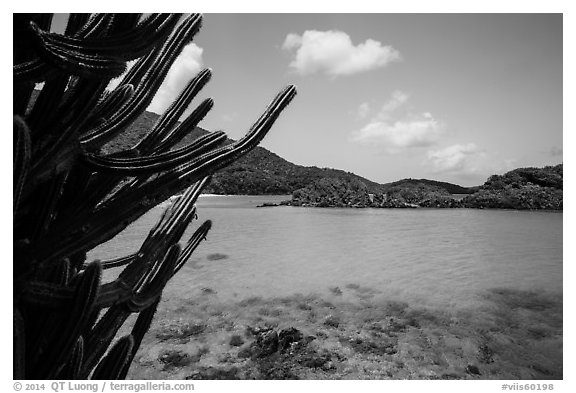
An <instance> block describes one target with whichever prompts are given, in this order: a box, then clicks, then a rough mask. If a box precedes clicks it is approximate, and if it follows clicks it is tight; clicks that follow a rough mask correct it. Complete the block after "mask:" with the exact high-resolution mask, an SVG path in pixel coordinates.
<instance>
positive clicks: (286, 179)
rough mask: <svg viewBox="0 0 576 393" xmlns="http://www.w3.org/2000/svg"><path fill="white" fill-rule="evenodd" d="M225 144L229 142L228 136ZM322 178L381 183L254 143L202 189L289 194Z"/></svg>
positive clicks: (113, 145)
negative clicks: (298, 162)
mask: <svg viewBox="0 0 576 393" xmlns="http://www.w3.org/2000/svg"><path fill="white" fill-rule="evenodd" d="M158 117H159V116H158V115H157V114H155V113H151V112H145V113H144V114H142V116H140V117H139V118H138V119H137V120H136V121H135V122H134V123H133V124H132V125H131V126H130V128H129V129H128V130H127V132H124V133H122V134H121V135H120V136H119V137H117V138H116V139H115V140H113V141H111V142H109V143H108V144H107V145H106V146H105V147H104V153H112V152H115V151H118V150H121V149H124V148H127V147H129V146H133V145H134V144H135V143H136V142H137V141H138V140H140V138H142V137H143V136H144V135H146V133H147V132H148V131H149V130H150V129H151V128H152V127H153V126H154V124H155V122H156V120H157V119H158ZM207 132H208V131H206V130H204V129H202V128H200V127H196V129H195V130H194V131H193V132H191V133H190V134H188V135H187V136H186V138H184V139H183V140H182V141H181V142H180V144H179V145H178V146H181V145H186V144H189V143H190V142H192V141H193V140H194V139H196V138H198V137H199V136H201V135H204V134H206V133H207ZM226 143H232V140H231V139H229V140H228V141H227V142H226ZM322 178H333V179H340V180H342V181H352V180H357V181H360V182H362V183H364V184H366V186H367V187H368V188H369V189H370V191H371V192H381V191H382V190H383V188H382V185H380V184H378V183H376V182H373V181H370V180H368V179H366V178H363V177H361V176H358V175H355V174H354V173H351V172H346V171H342V170H338V169H330V168H318V167H315V166H308V167H307V166H301V165H296V164H293V163H291V162H289V161H287V160H285V159H283V158H282V157H280V156H278V155H277V154H275V153H272V152H271V151H269V150H266V149H265V148H263V147H260V146H257V147H256V148H255V149H254V150H252V151H251V152H250V153H248V154H246V155H245V156H244V157H242V158H241V159H239V160H237V161H236V162H234V163H233V164H232V165H230V166H229V167H227V168H224V169H223V170H221V171H219V172H218V173H216V174H215V175H214V176H213V178H212V182H211V183H210V184H209V185H208V186H207V187H206V188H205V189H204V192H206V193H212V194H228V195H274V194H276V195H281V194H291V193H292V192H293V191H294V190H297V189H299V188H302V187H305V186H307V185H308V184H311V183H313V182H315V181H317V180H320V179H322Z"/></svg>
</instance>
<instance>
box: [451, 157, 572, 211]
mask: <svg viewBox="0 0 576 393" xmlns="http://www.w3.org/2000/svg"><path fill="white" fill-rule="evenodd" d="M562 179H563V165H562V164H559V165H556V166H546V167H544V168H519V169H515V170H513V171H510V172H507V173H505V174H504V175H493V176H490V178H489V179H488V180H487V181H486V183H484V185H482V186H480V187H479V189H478V191H476V192H475V193H474V194H472V195H468V196H467V197H466V198H464V199H463V200H462V204H463V205H464V206H465V207H475V208H500V209H549V210H562V199H563V198H562V194H563V191H562V189H563V186H562V183H563V180H562Z"/></svg>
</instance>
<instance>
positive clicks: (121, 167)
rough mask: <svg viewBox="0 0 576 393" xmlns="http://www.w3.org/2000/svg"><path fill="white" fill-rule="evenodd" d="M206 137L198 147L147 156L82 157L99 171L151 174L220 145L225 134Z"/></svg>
mask: <svg viewBox="0 0 576 393" xmlns="http://www.w3.org/2000/svg"><path fill="white" fill-rule="evenodd" d="M206 139H208V138H206ZM206 139H205V140H204V143H203V144H202V145H201V146H200V147H199V148H196V146H195V145H192V146H186V147H183V148H181V149H178V150H174V151H170V152H167V153H163V154H158V155H153V156H148V157H134V158H111V157H105V156H98V155H95V154H90V153H86V154H84V155H83V158H84V161H85V162H86V164H87V166H88V167H89V168H90V169H92V170H95V171H98V172H101V173H105V172H110V173H112V174H116V175H122V176H137V175H152V174H154V173H157V172H161V171H169V170H172V169H175V168H177V167H178V166H180V165H182V164H184V163H186V162H189V161H191V160H192V159H193V158H194V157H197V156H198V154H200V153H202V152H205V151H206V150H209V149H211V148H213V147H214V146H217V145H220V144H221V143H222V142H223V141H224V140H225V139H226V135H225V134H224V133H217V134H212V135H210V138H209V140H206Z"/></svg>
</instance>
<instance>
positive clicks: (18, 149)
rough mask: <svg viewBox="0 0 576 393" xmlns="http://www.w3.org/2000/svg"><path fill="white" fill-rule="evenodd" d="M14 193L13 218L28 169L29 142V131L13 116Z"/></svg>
mask: <svg viewBox="0 0 576 393" xmlns="http://www.w3.org/2000/svg"><path fill="white" fill-rule="evenodd" d="M13 133H14V164H13V165H14V167H13V176H14V192H13V207H12V208H13V211H14V216H15V215H16V212H17V210H18V204H19V202H20V196H21V195H22V189H23V188H24V182H25V181H26V177H27V176H28V171H29V169H30V155H31V151H30V150H31V142H30V131H29V130H28V127H27V126H26V123H24V121H23V120H22V118H20V117H19V116H14V129H13Z"/></svg>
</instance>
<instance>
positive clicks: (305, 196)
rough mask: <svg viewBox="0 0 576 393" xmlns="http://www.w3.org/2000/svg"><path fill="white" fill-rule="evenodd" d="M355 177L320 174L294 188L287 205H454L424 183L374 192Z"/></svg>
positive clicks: (455, 204)
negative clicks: (320, 177) (303, 185)
mask: <svg viewBox="0 0 576 393" xmlns="http://www.w3.org/2000/svg"><path fill="white" fill-rule="evenodd" d="M374 191H377V190H371V189H370V188H369V187H368V186H367V185H366V184H364V183H363V182H361V181H359V180H351V181H343V180H340V179H334V178H323V179H320V180H318V181H315V182H314V183H312V184H310V185H308V186H307V187H304V188H301V189H299V190H296V191H294V193H293V194H292V200H291V201H290V205H292V206H314V207H419V206H425V207H458V206H459V203H458V201H456V200H455V199H453V198H452V197H451V194H450V193H449V192H448V191H446V190H445V189H444V188H441V187H438V186H434V185H430V184H426V183H413V182H406V183H398V184H396V185H394V186H392V187H388V188H386V190H385V191H383V192H374Z"/></svg>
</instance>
